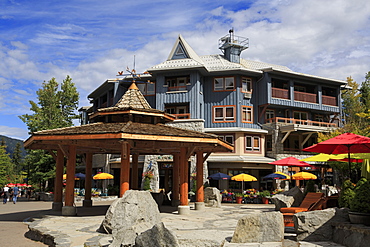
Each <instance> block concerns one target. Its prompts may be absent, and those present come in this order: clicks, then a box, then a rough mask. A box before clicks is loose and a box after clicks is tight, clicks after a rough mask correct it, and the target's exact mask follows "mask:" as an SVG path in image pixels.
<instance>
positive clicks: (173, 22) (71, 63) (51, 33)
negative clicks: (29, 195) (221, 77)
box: [0, 0, 370, 139]
mask: <svg viewBox="0 0 370 247" xmlns="http://www.w3.org/2000/svg"><path fill="white" fill-rule="evenodd" d="M369 26H370V5H369V4H368V2H367V1H366V0H354V1H348V0H256V1H233V0H229V1H215V0H213V1H208V0H204V1H193V0H188V1H168V0H159V1H147V0H136V1H131V0H128V1H116V0H110V1H101V0H89V1H87V0H80V1H71V0H64V1H56V0H9V1H7V0H0V134H2V135H7V136H10V137H14V138H18V139H26V138H27V137H28V133H27V132H28V130H27V126H26V125H25V124H24V123H23V122H22V121H21V120H20V119H19V118H18V116H19V115H22V114H26V113H32V112H30V111H29V108H30V104H29V100H34V101H36V91H37V90H38V89H39V88H41V84H42V82H43V81H48V80H50V79H51V78H52V77H55V78H56V79H57V81H58V82H62V80H63V79H64V78H65V77H66V75H70V76H71V77H72V79H73V82H74V83H75V84H76V86H77V88H78V91H79V92H80V106H85V105H88V100H87V95H88V94H89V93H91V92H92V91H93V90H94V89H95V88H96V87H98V86H99V85H100V84H101V83H103V82H104V81H105V80H106V79H112V78H115V75H116V74H117V71H121V70H124V69H125V68H126V67H127V66H128V67H130V68H132V66H133V57H134V56H135V60H136V69H137V71H139V72H143V71H145V70H146V69H147V68H149V67H151V66H153V65H155V64H158V63H161V62H163V61H165V60H166V59H167V57H168V54H169V53H170V51H171V48H172V46H173V44H174V42H175V40H176V38H177V36H178V35H179V34H181V35H182V36H183V37H184V38H185V39H186V41H187V42H188V43H189V44H190V46H191V47H192V48H193V49H194V50H195V51H196V52H197V53H198V54H199V55H208V54H219V53H220V51H219V50H218V45H217V42H218V39H219V38H220V37H222V36H224V35H226V34H227V33H228V30H229V29H230V28H231V27H233V28H234V30H235V34H236V35H238V36H243V37H248V38H249V41H250V46H249V47H250V48H249V49H248V50H246V51H244V52H243V53H242V57H243V58H245V59H250V60H256V61H262V62H269V63H275V64H279V65H285V66H287V67H289V68H290V69H292V70H294V71H296V72H302V73H308V74H312V75H317V76H323V77H328V78H333V79H339V80H346V78H347V77H348V76H352V77H353V78H354V80H355V81H357V82H358V83H361V82H362V81H363V80H364V78H365V74H366V73H367V72H368V71H370V66H369V65H370V41H369V39H370V29H369Z"/></svg>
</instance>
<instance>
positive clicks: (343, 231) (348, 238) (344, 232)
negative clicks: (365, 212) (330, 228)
mask: <svg viewBox="0 0 370 247" xmlns="http://www.w3.org/2000/svg"><path fill="white" fill-rule="evenodd" d="M334 225H335V228H334V234H333V240H334V242H336V243H339V244H342V245H344V246H356V247H368V246H369V243H370V227H368V226H364V225H362V224H350V223H334Z"/></svg>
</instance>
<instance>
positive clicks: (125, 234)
mask: <svg viewBox="0 0 370 247" xmlns="http://www.w3.org/2000/svg"><path fill="white" fill-rule="evenodd" d="M160 222H161V220H160V213H159V210H158V206H157V203H156V202H155V201H154V199H153V197H152V196H151V194H150V192H148V191H136V190H128V191H126V192H125V194H124V195H123V197H122V198H119V199H117V200H116V201H114V202H113V203H112V205H111V206H110V208H109V209H108V211H107V213H106V215H105V219H104V220H103V222H102V224H101V227H100V229H104V230H105V231H106V232H108V233H109V232H111V233H112V237H113V242H112V244H111V246H112V247H113V246H121V245H124V246H133V245H134V244H135V238H136V237H137V236H138V235H139V234H140V233H142V232H144V231H146V230H148V229H150V228H152V227H153V226H154V225H155V224H158V223H160Z"/></svg>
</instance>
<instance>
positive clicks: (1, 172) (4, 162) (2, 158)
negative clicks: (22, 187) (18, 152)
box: [0, 145, 15, 186]
mask: <svg viewBox="0 0 370 247" xmlns="http://www.w3.org/2000/svg"><path fill="white" fill-rule="evenodd" d="M14 180H15V175H14V165H13V163H12V160H11V159H10V157H9V154H7V153H6V150H5V146H4V145H0V186H4V185H5V184H7V183H10V182H14Z"/></svg>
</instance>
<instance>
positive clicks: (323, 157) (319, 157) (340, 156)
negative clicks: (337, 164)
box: [301, 153, 352, 162]
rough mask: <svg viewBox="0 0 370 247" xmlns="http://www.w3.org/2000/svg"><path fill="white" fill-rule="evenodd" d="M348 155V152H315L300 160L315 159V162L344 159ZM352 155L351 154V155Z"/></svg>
mask: <svg viewBox="0 0 370 247" xmlns="http://www.w3.org/2000/svg"><path fill="white" fill-rule="evenodd" d="M347 157H348V154H323V153H321V154H316V155H314V156H310V157H307V158H304V159H301V161H317V162H326V161H328V160H331V159H339V160H340V159H345V158H347ZM351 157H352V156H351Z"/></svg>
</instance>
